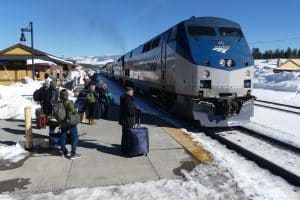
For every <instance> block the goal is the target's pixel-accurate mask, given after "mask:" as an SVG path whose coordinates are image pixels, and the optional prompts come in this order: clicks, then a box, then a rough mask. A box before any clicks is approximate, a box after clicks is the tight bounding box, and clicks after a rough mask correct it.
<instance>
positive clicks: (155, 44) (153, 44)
mask: <svg viewBox="0 0 300 200" xmlns="http://www.w3.org/2000/svg"><path fill="white" fill-rule="evenodd" d="M159 42H160V38H156V39H155V40H153V41H152V45H151V49H154V48H156V47H158V46H159Z"/></svg>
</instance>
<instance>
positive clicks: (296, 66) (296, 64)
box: [273, 59, 300, 73]
mask: <svg viewBox="0 0 300 200" xmlns="http://www.w3.org/2000/svg"><path fill="white" fill-rule="evenodd" d="M297 70H300V59H288V60H287V61H286V62H284V63H282V64H281V65H279V67H277V68H275V69H274V70H273V71H274V72H275V73H278V72H284V71H287V72H291V71H297Z"/></svg>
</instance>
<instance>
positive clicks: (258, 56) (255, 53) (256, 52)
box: [252, 48, 263, 59]
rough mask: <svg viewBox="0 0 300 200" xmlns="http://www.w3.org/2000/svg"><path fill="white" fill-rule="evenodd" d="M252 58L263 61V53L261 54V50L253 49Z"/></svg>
mask: <svg viewBox="0 0 300 200" xmlns="http://www.w3.org/2000/svg"><path fill="white" fill-rule="evenodd" d="M252 56H253V58H254V59H262V57H263V56H262V53H261V52H260V50H259V48H253V49H252Z"/></svg>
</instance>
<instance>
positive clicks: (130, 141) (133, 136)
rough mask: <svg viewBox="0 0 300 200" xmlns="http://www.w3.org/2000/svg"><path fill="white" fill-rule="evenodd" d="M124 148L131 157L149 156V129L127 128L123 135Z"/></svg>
mask: <svg viewBox="0 0 300 200" xmlns="http://www.w3.org/2000/svg"><path fill="white" fill-rule="evenodd" d="M122 148H123V152H125V153H126V154H127V155H129V156H138V155H148V153H149V133H148V128H145V127H140V126H139V125H138V127H135V128H127V129H126V130H125V131H124V133H123V135H122Z"/></svg>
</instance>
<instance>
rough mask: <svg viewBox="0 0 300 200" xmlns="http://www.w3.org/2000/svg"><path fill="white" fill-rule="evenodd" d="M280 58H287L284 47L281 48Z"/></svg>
mask: <svg viewBox="0 0 300 200" xmlns="http://www.w3.org/2000/svg"><path fill="white" fill-rule="evenodd" d="M279 58H285V55H284V50H283V49H281V50H280V53H279Z"/></svg>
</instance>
